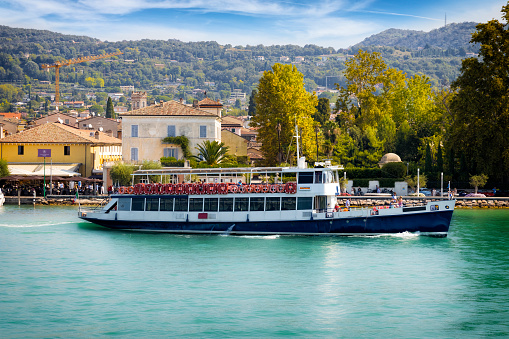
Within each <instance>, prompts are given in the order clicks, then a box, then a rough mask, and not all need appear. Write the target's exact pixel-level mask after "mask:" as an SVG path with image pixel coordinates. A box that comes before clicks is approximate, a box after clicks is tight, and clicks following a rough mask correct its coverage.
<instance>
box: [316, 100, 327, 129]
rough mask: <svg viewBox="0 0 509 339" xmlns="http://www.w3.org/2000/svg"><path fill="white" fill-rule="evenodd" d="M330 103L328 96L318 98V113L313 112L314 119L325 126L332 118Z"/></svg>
mask: <svg viewBox="0 0 509 339" xmlns="http://www.w3.org/2000/svg"><path fill="white" fill-rule="evenodd" d="M330 112H331V109H330V104H329V99H328V98H320V99H318V105H317V106H316V113H315V114H313V119H315V121H316V122H318V123H319V124H320V126H322V127H323V125H325V123H326V122H327V121H329V118H330Z"/></svg>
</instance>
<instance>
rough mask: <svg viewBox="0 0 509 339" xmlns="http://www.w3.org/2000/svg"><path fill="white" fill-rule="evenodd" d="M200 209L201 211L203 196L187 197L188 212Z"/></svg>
mask: <svg viewBox="0 0 509 339" xmlns="http://www.w3.org/2000/svg"><path fill="white" fill-rule="evenodd" d="M201 211H203V198H191V199H189V212H201Z"/></svg>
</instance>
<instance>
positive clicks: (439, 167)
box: [437, 143, 444, 172]
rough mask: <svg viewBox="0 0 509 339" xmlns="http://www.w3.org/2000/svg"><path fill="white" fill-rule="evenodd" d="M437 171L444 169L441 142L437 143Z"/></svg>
mask: <svg viewBox="0 0 509 339" xmlns="http://www.w3.org/2000/svg"><path fill="white" fill-rule="evenodd" d="M437 171H438V172H443V171H444V156H443V155H442V144H441V143H438V151H437Z"/></svg>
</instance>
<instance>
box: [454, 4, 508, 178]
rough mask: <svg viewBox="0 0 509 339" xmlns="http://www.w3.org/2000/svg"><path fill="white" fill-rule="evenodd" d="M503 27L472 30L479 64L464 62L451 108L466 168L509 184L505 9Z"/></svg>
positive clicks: (495, 23)
mask: <svg viewBox="0 0 509 339" xmlns="http://www.w3.org/2000/svg"><path fill="white" fill-rule="evenodd" d="M502 17H503V18H504V20H505V23H503V22H499V21H498V20H491V21H489V22H487V23H482V24H479V25H477V26H476V29H477V30H476V32H475V33H473V34H472V40H471V42H472V43H478V44H480V45H481V47H480V51H479V58H467V59H464V60H463V62H462V66H461V75H460V76H459V77H458V78H457V79H456V81H454V82H453V84H452V86H453V88H454V89H456V90H457V95H455V96H454V97H453V99H452V102H451V112H452V126H451V142H452V144H454V145H455V146H456V147H457V150H458V151H459V152H461V153H463V154H468V157H469V161H470V164H469V168H471V170H473V171H474V172H475V173H487V174H488V175H489V176H491V177H494V178H496V179H498V180H502V181H503V182H507V181H508V180H509V137H508V136H509V92H508V91H507V89H508V88H509V31H508V30H507V29H506V27H507V22H509V4H508V5H506V6H504V7H502Z"/></svg>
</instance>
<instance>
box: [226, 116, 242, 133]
mask: <svg viewBox="0 0 509 339" xmlns="http://www.w3.org/2000/svg"><path fill="white" fill-rule="evenodd" d="M242 126H243V125H242V120H240V119H237V118H236V117H231V116H226V117H223V118H222V119H221V129H226V130H228V131H230V132H232V133H235V134H237V135H239V136H240V135H241V134H240V131H241V129H242V128H243V127H242Z"/></svg>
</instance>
